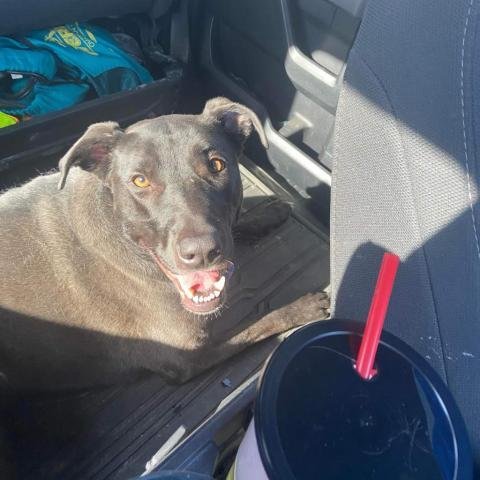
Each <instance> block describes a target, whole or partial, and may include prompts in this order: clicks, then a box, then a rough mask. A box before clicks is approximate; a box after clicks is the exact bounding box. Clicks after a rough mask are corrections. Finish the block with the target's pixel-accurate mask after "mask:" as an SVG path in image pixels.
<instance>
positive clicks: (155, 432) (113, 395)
mask: <svg viewBox="0 0 480 480" xmlns="http://www.w3.org/2000/svg"><path fill="white" fill-rule="evenodd" d="M479 19H480V4H479V3H478V2H475V1H474V0H455V1H453V0H425V1H423V2H417V1H414V0H403V1H402V2H398V1H395V0H263V1H261V2H258V1H255V0H242V1H241V2H240V1H235V0H141V1H136V2H134V1H131V0H116V1H113V0H105V1H103V2H98V1H93V0H84V1H83V2H76V1H71V0H68V1H65V0H63V1H62V0H37V1H33V0H26V1H23V2H13V1H12V0H4V1H1V2H0V35H1V36H12V37H14V38H18V37H21V36H22V35H25V34H26V33H28V32H30V31H32V30H35V29H39V28H47V27H54V26H57V25H63V24H67V23H69V22H86V23H89V24H93V25H98V26H101V27H103V28H105V29H106V30H108V31H110V32H111V33H115V34H127V35H128V36H130V37H133V38H134V39H135V40H136V42H137V44H138V45H139V47H140V49H141V56H142V59H143V62H144V66H145V67H146V68H147V69H148V70H149V72H150V73H151V74H152V76H153V78H154V80H153V81H152V82H150V83H149V84H147V85H141V86H140V87H137V88H134V89H131V90H126V91H122V92H117V93H113V94H110V95H105V96H101V97H97V96H95V95H90V96H88V97H87V98H86V99H85V101H83V102H81V103H79V104H77V105H75V106H72V107H69V108H66V109H62V110H58V111H55V112H50V113H47V114H44V115H39V116H36V117H33V118H30V119H28V120H25V121H22V122H20V123H19V124H16V125H13V126H11V127H7V128H2V129H0V189H1V190H4V189H8V188H10V187H12V186H15V185H21V184H22V183H24V182H26V181H27V180H29V179H31V178H33V177H35V176H37V175H39V174H43V173H46V172H49V171H51V170H53V169H55V168H57V165H58V160H59V159H60V158H61V156H62V155H63V153H65V152H66V150H67V149H68V148H69V147H70V146H71V145H72V143H73V142H74V141H75V140H76V139H77V138H78V137H79V136H80V135H81V134H82V133H83V132H84V131H85V129H86V128H87V127H88V125H90V124H92V123H95V122H100V121H108V120H113V121H117V122H119V123H120V125H121V126H127V125H130V124H132V123H134V122H136V121H138V120H141V119H145V118H152V117H155V116H159V115H164V114H170V113H199V112H201V111H202V108H203V106H204V104H205V101H206V100H207V99H209V98H212V97H214V96H219V95H221V96H225V97H228V98H230V99H232V100H234V101H236V102H240V103H242V104H244V105H246V106H247V107H249V108H251V109H252V110H253V111H255V112H256V113H257V115H258V116H259V118H260V119H261V121H262V123H263V125H264V128H265V132H266V136H267V139H268V143H269V148H268V149H267V150H265V149H264V148H263V146H262V145H261V143H260V141H259V139H258V138H257V137H256V136H255V135H252V137H251V138H250V139H249V140H248V142H247V144H246V148H245V154H244V157H243V159H242V164H241V173H242V181H243V189H244V202H243V208H242V214H243V215H245V216H248V215H249V214H252V213H254V212H255V210H256V209H257V208H259V207H261V206H262V205H264V204H265V203H266V202H269V201H272V199H274V198H278V199H280V200H283V201H286V202H288V203H289V204H290V205H291V206H292V214H291V216H290V218H289V219H288V220H287V221H286V222H285V223H284V224H283V225H282V226H281V227H280V228H279V229H277V230H275V231H274V232H272V233H270V234H269V235H267V236H266V237H265V238H260V239H257V240H256V242H255V244H254V245H247V246H244V245H242V246H241V247H239V249H238V252H237V253H236V255H237V256H238V263H239V264H240V267H241V268H240V269H239V270H240V272H241V273H240V274H239V275H238V276H235V277H234V285H233V295H232V298H231V299H230V302H229V304H230V308H231V309H232V310H233V311H234V312H235V315H237V316H238V318H239V322H240V321H241V320H242V319H246V318H248V317H250V316H251V315H261V314H265V313H266V312H269V311H271V310H274V309H276V308H278V307H279V306H281V305H284V304H286V303H288V302H289V301H291V300H293V299H295V298H298V297H299V296H301V295H303V294H305V293H308V292H312V291H317V290H326V291H328V292H329V293H330V295H331V317H332V318H338V319H348V320H354V321H358V322H364V321H365V319H366V317H367V314H368V308H369V303H370V299H371V296H372V291H373V286H374V283H375V278H376V274H377V272H378V268H379V265H380V262H381V258H382V254H383V253H384V252H385V251H391V252H394V253H395V254H397V255H398V256H400V258H401V262H402V263H401V268H400V269H399V273H398V278H397V282H396V286H395V294H394V296H393V297H392V302H391V305H390V309H389V313H388V317H387V320H386V327H385V328H386V330H388V331H389V332H391V333H393V334H395V335H397V336H398V337H400V338H401V339H403V340H404V341H405V342H406V343H407V344H409V345H410V346H411V347H413V348H414V349H415V350H416V351H417V352H418V353H419V354H421V355H422V356H423V357H424V358H425V359H426V360H427V361H428V363H429V364H430V365H431V366H433V367H434V368H435V370H436V371H437V372H438V373H439V374H440V376H441V378H442V379H443V380H444V382H445V383H446V384H447V386H448V388H449V389H450V391H451V392H452V394H453V396H454V398H455V400H456V402H457V403H458V406H459V407H460V411H461V413H462V415H463V417H464V420H465V423H466V426H467V429H468V433H469V437H470V442H471V445H472V450H473V455H474V460H475V464H476V466H477V470H476V474H477V475H478V474H479V473H480V469H479V465H480V440H479V439H480V414H479V412H480V394H479V388H480V342H479V338H480V322H479V318H480V295H479V292H480V239H479V236H480V220H479V219H480V209H479V205H478V179H479V174H480V166H479V163H478V160H477V152H476V146H477V138H476V135H477V134H479V133H480V131H479V129H478V112H480V110H478V105H477V102H478V100H479V98H478V97H477V95H478V93H479V91H480V90H479V88H480V87H479V88H477V89H476V85H477V83H478V82H477V81H476V79H477V78H479V76H477V73H480V70H479V71H477V70H478V69H479V68H480V61H479V60H478V58H477V55H476V53H477V49H476V45H477V43H478V38H477V30H478V21H479ZM0 54H1V53H0ZM0 80H1V79H0ZM54 295H55V291H52V296H54ZM326 321H329V320H326ZM281 340H282V338H273V339H270V340H267V341H264V342H262V343H260V344H258V345H256V346H254V347H252V348H249V349H248V350H246V351H245V352H243V353H241V354H239V355H237V356H236V357H234V358H232V359H231V360H229V361H227V362H225V363H224V364H222V365H220V366H218V367H215V368H213V369H211V370H209V371H208V372H206V373H205V374H202V375H200V376H198V377H197V378H194V379H193V380H191V381H189V382H187V383H184V384H181V385H173V384H169V383H167V382H165V381H164V380H163V379H161V378H159V377H158V376H155V375H153V376H149V377H147V378H144V379H141V380H139V381H137V382H135V383H130V384H127V385H115V386H112V387H108V388H101V389H93V390H92V389H91V390H88V391H81V392H67V393H63V394H61V395H60V394H45V393H38V394H34V393H32V394H30V395H28V396H21V397H19V398H18V399H16V401H15V403H14V405H13V406H12V407H10V409H9V410H8V411H6V412H5V415H4V417H3V418H2V422H3V423H4V424H5V425H6V428H7V430H8V435H9V441H10V442H11V444H12V445H13V446H14V456H15V459H14V460H15V464H16V465H17V466H18V470H19V478H22V479H34V478H35V479H43V478H44V479H51V480H54V479H62V480H66V479H69V480H74V479H92V480H93V479H95V480H106V479H109V480H113V479H115V480H122V479H130V478H137V477H139V476H140V475H142V474H144V473H145V472H147V473H150V472H161V471H162V470H188V471H191V472H196V473H201V474H205V475H209V476H211V477H213V478H216V479H224V478H226V475H227V473H228V471H229V469H230V466H231V464H232V461H233V458H234V457H235V454H236V451H237V448H238V445H239V444H240V442H241V440H242V438H243V436H244V434H245V430H246V427H247V425H248V422H249V420H250V418H251V416H252V408H253V405H254V401H255V394H256V385H257V381H258V379H259V376H260V375H261V371H262V366H263V365H264V362H265V360H266V359H267V358H268V356H269V355H270V354H271V352H272V351H273V349H274V348H275V346H276V345H278V343H279V342H280V341H281ZM45 374H46V375H48V372H45ZM479 478H480V477H479Z"/></svg>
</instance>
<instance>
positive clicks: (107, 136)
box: [58, 122, 123, 190]
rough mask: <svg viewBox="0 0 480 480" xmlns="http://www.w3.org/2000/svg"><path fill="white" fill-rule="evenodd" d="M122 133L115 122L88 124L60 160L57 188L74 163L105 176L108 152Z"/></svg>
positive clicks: (109, 152)
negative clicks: (85, 129)
mask: <svg viewBox="0 0 480 480" xmlns="http://www.w3.org/2000/svg"><path fill="white" fill-rule="evenodd" d="M122 134H123V132H122V130H121V129H120V127H119V125H118V123H116V122H104V123H94V124H93V125H90V126H89V127H88V128H87V131H86V132H85V133H84V134H83V135H82V136H81V137H80V138H79V139H78V140H77V141H76V142H75V143H74V144H73V146H72V147H71V148H70V150H69V151H68V152H67V153H66V154H65V155H64V156H63V157H62V159H61V160H60V163H59V164H58V166H59V169H60V181H59V182H58V189H59V190H61V189H62V188H63V187H64V186H65V181H66V180H67V175H68V172H69V171H70V168H71V167H73V166H74V165H78V166H79V167H81V168H83V169H84V170H88V171H90V172H93V173H95V174H96V175H98V176H99V177H100V178H105V177H106V175H107V173H108V169H109V166H110V154H111V152H112V149H113V147H114V145H115V143H116V142H117V141H118V139H119V137H120V136H121V135H122Z"/></svg>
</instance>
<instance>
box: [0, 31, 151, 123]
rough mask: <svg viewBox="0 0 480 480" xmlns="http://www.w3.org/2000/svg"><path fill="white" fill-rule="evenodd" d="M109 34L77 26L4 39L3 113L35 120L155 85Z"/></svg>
mask: <svg viewBox="0 0 480 480" xmlns="http://www.w3.org/2000/svg"><path fill="white" fill-rule="evenodd" d="M152 81H153V78H152V76H151V75H150V73H149V72H148V71H147V70H146V69H145V68H144V67H142V66H141V65H140V64H139V63H138V62H137V61H136V60H135V59H134V58H133V57H131V56H130V55H129V54H128V53H126V52H124V51H123V50H122V49H121V48H120V47H119V46H118V45H117V43H116V41H115V40H114V39H113V37H112V36H111V35H110V34H109V33H108V32H107V31H105V30H103V29H101V28H99V27H95V26H92V25H84V24H79V23H73V24H68V25H63V26H60V27H55V28H52V29H45V30H36V31H34V32H31V33H30V34H28V35H27V36H26V37H22V38H10V37H0V110H1V111H4V112H6V113H9V114H12V115H17V116H25V115H27V116H34V115H41V114H44V113H48V112H52V111H56V110H60V109H63V108H67V107H70V106H72V105H75V104H76V103H79V102H81V101H82V100H84V99H85V97H86V95H87V93H88V92H89V90H90V89H93V91H94V92H95V93H96V94H97V95H98V96H102V95H107V94H110V93H115V92H120V91H123V90H129V89H132V88H135V87H138V86H139V85H142V84H146V83H149V82H152Z"/></svg>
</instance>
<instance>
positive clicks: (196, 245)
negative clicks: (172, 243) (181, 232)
mask: <svg viewBox="0 0 480 480" xmlns="http://www.w3.org/2000/svg"><path fill="white" fill-rule="evenodd" d="M221 255H222V252H221V248H220V245H219V242H218V240H217V239H216V238H215V236H214V235H196V236H188V237H183V238H181V239H179V241H178V244H177V257H178V260H179V263H180V265H179V266H185V267H188V268H196V269H198V268H203V267H208V266H210V265H213V264H214V263H215V262H216V261H218V259H219V258H220V257H221Z"/></svg>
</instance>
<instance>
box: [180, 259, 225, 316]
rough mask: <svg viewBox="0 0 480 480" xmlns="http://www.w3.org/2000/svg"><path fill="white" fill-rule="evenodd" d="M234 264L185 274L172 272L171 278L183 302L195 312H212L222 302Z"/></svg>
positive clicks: (188, 308)
mask: <svg viewBox="0 0 480 480" xmlns="http://www.w3.org/2000/svg"><path fill="white" fill-rule="evenodd" d="M232 269H233V264H232V263H229V264H228V265H224V266H223V265H222V267H221V268H220V269H216V270H198V271H195V272H189V273H185V274H180V275H178V274H172V276H173V278H171V280H172V281H173V283H174V284H175V286H176V287H177V289H178V291H179V292H180V296H181V297H182V304H183V306H184V307H185V308H186V309H187V310H190V311H191V312H194V313H210V312H213V311H214V310H216V309H217V308H218V307H219V306H220V304H221V303H222V300H223V296H224V292H225V286H226V283H227V280H228V278H229V277H230V275H231V270H232Z"/></svg>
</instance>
